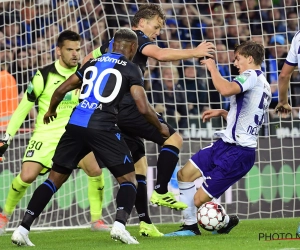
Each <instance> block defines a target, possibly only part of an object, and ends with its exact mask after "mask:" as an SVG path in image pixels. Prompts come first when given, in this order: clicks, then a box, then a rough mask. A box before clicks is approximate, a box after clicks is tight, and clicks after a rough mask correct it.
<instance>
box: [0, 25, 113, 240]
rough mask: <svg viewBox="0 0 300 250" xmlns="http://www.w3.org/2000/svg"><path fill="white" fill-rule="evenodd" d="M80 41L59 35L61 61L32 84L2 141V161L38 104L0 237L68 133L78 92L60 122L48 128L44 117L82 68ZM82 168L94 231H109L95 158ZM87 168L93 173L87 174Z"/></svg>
mask: <svg viewBox="0 0 300 250" xmlns="http://www.w3.org/2000/svg"><path fill="white" fill-rule="evenodd" d="M80 39H81V38H80V36H79V35H78V34H77V33H75V32H73V31H64V32H62V33H61V34H60V35H59V37H58V40H57V47H56V53H57V55H58V57H59V59H58V60H57V61H55V62H54V63H52V64H50V65H49V66H46V67H44V68H42V69H41V70H38V71H37V73H36V74H35V76H34V77H33V78H32V80H31V81H30V82H29V84H28V87H27V91H26V93H25V95H24V97H23V99H22V101H21V102H20V104H19V106H18V107H17V109H16V110H15V112H14V114H13V116H12V118H11V120H10V122H9V124H8V126H7V130H6V134H5V135H4V137H3V138H2V140H1V141H0V157H1V158H2V157H3V154H4V152H5V151H6V149H7V147H8V145H9V143H10V141H11V140H12V138H13V136H14V135H15V134H16V132H17V130H18V129H19V128H20V126H21V124H22V123H23V121H24V119H25V117H26V116H27V114H28V113H29V111H30V110H31V108H32V107H33V106H34V104H35V102H38V109H39V111H38V116H37V119H36V124H35V129H34V133H33V136H32V137H31V139H30V141H29V143H28V146H27V149H26V151H25V155H24V158H23V161H22V169H21V172H20V173H19V174H18V175H17V176H16V177H15V178H14V180H13V182H12V184H11V186H10V189H9V191H8V196H7V198H6V202H5V206H4V210H3V212H2V213H1V214H0V235H2V234H4V233H5V229H6V226H7V224H8V222H9V219H10V217H11V215H12V214H13V211H14V210H15V207H16V205H17V204H18V202H19V201H20V200H21V199H22V197H23V196H24V194H25V192H26V189H27V188H28V187H29V186H30V185H31V183H32V182H33V181H34V180H35V179H36V178H37V176H38V175H44V174H45V173H47V172H48V171H49V170H50V169H51V165H52V157H53V155H54V151H55V148H56V146H57V144H58V141H59V139H60V137H61V135H62V134H63V133H64V131H65V126H66V124H67V123H68V120H69V118H70V114H71V112H72V110H73V108H74V107H75V106H76V105H77V104H78V95H77V94H76V93H75V91H73V92H69V93H67V94H66V95H65V97H64V100H63V101H62V102H61V104H60V105H59V107H58V109H57V112H58V118H57V119H56V120H55V121H54V122H52V123H51V124H49V125H45V124H44V123H43V117H44V115H45V113H46V111H47V110H48V107H49V104H50V100H51V96H52V94H53V92H54V91H55V90H56V89H57V88H58V87H59V86H60V85H61V84H62V83H63V82H64V81H65V80H66V79H67V78H69V76H71V75H72V74H73V73H75V72H76V70H77V68H78V67H80V64H79V59H80ZM79 166H80V167H81V168H82V169H83V170H85V172H86V173H87V174H88V176H89V177H88V197H89V202H90V213H91V221H92V224H91V230H93V231H95V230H97V231H98V230H109V227H108V226H107V225H105V224H104V223H103V221H102V220H101V216H102V201H103V192H104V189H103V187H104V178H103V175H101V169H100V168H99V166H98V164H97V162H96V160H95V158H94V155H93V154H89V155H87V156H86V157H85V158H84V159H82V160H81V161H80V163H79ZM87 166H88V167H89V170H90V171H86V168H87ZM90 176H92V177H90Z"/></svg>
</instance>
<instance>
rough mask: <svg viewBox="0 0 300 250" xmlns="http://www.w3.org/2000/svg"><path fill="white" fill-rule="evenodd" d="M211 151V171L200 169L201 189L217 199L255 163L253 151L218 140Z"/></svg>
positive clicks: (252, 149)
mask: <svg viewBox="0 0 300 250" xmlns="http://www.w3.org/2000/svg"><path fill="white" fill-rule="evenodd" d="M213 149H214V150H213V154H212V157H211V158H212V160H213V162H212V165H211V166H212V167H211V169H210V170H209V168H206V169H204V168H203V169H202V171H203V177H204V181H203V184H202V188H203V190H204V191H206V193H207V194H208V195H209V197H211V198H216V199H217V198H219V197H220V196H221V195H222V194H223V193H224V192H225V191H226V190H227V189H228V188H229V187H230V186H232V185H233V184H234V183H236V182H237V181H239V180H240V179H241V178H242V177H243V176H245V175H246V174H247V173H248V172H249V171H250V169H251V168H252V166H253V164H254V162H255V149H254V148H245V147H239V146H236V145H233V144H229V143H225V142H223V141H222V140H218V141H217V142H216V143H215V144H214V147H213Z"/></svg>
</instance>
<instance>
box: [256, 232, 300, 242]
mask: <svg viewBox="0 0 300 250" xmlns="http://www.w3.org/2000/svg"><path fill="white" fill-rule="evenodd" d="M258 240H259V241H261V240H263V241H271V240H300V235H299V234H297V233H296V234H295V233H294V234H292V233H258Z"/></svg>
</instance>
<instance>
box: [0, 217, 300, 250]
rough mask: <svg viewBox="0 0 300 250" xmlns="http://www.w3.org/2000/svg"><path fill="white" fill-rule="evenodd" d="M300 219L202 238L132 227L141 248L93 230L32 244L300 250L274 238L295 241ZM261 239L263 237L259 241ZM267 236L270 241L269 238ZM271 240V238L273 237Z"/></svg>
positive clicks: (164, 227) (57, 233) (35, 236)
mask: <svg viewBox="0 0 300 250" xmlns="http://www.w3.org/2000/svg"><path fill="white" fill-rule="evenodd" d="M299 222H300V219H297V218H291V219H260V220H241V221H240V223H239V225H238V226H237V227H236V228H234V229H233V230H232V231H231V233H230V234H228V235H212V234H211V233H210V232H207V231H204V230H201V232H202V235H201V236H189V237H161V238H148V237H142V236H139V235H138V226H128V227H127V229H128V231H130V233H131V234H132V235H133V236H137V240H138V241H139V242H140V244H139V245H126V244H123V243H121V242H115V241H113V240H112V239H111V238H110V236H109V232H91V231H90V230H89V229H73V230H53V231H32V232H30V240H31V241H32V242H33V243H34V244H35V245H36V248H38V249H43V250H46V249H47V250H50V249H51V250H56V249H57V250H77V249H78V250H92V249H105V250H110V249H111V250H115V249H141V250H160V249H161V250H169V249H170V250H174V249H180V250H192V249H195V250H196V249H197V250H199V249H222V250H227V249H228V250H229V249H230V250H231V249H242V250H247V249H251V250H253V249H255V250H260V249H262V250H264V249H278V250H279V249H282V250H283V249H284V250H288V249H289V250H292V249H293V250H295V249H299V250H300V239H299V240H295V239H294V240H291V239H287V240H271V241H268V240H269V239H271V237H272V236H273V237H274V238H276V239H277V238H279V239H281V238H291V237H293V238H295V237H296V235H295V233H296V229H297V227H298V223H299ZM157 228H158V229H159V230H160V231H161V232H163V233H169V232H172V231H175V230H177V229H178V228H179V224H159V225H157ZM11 234H12V232H8V233H6V234H5V235H3V236H0V249H5V250H11V249H16V248H17V246H14V245H12V243H11V241H10V237H11ZM259 236H260V237H261V238H260V239H259ZM266 236H267V237H266ZM270 236H271V237H270Z"/></svg>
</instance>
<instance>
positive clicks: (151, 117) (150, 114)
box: [143, 104, 161, 131]
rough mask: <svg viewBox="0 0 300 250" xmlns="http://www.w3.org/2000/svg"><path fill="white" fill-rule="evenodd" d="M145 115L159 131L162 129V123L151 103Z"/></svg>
mask: <svg viewBox="0 0 300 250" xmlns="http://www.w3.org/2000/svg"><path fill="white" fill-rule="evenodd" d="M143 115H144V117H145V118H146V120H147V121H148V122H149V123H151V124H152V125H153V126H155V127H156V128H157V129H158V130H159V131H160V130H161V123H160V121H159V120H158V118H157V115H156V112H155V110H154V108H153V107H152V106H151V105H150V104H149V105H148V110H147V112H146V113H145V114H143Z"/></svg>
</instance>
